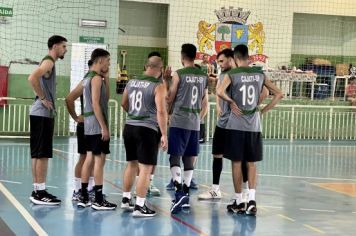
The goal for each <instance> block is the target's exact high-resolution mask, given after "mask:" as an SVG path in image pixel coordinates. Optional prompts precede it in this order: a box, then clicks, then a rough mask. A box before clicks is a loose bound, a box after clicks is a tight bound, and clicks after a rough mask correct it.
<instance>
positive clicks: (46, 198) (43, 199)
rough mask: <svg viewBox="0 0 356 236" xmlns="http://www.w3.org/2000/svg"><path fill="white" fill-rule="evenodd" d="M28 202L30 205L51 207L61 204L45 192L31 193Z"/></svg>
mask: <svg viewBox="0 0 356 236" xmlns="http://www.w3.org/2000/svg"><path fill="white" fill-rule="evenodd" d="M30 200H31V202H32V203H34V204H37V205H48V206H53V205H59V204H61V200H59V199H58V198H57V197H56V196H53V195H52V194H50V193H48V192H47V191H46V190H37V191H32V194H31V197H30Z"/></svg>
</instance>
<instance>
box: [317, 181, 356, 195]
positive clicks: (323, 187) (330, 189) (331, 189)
mask: <svg viewBox="0 0 356 236" xmlns="http://www.w3.org/2000/svg"><path fill="white" fill-rule="evenodd" d="M310 184H311V185H313V186H316V187H319V188H322V189H326V190H329V191H332V192H335V193H340V194H343V195H346V196H348V197H353V198H354V197H355V195H353V194H350V193H346V192H342V191H340V190H336V189H333V188H329V187H326V186H322V185H319V184H320V183H310Z"/></svg>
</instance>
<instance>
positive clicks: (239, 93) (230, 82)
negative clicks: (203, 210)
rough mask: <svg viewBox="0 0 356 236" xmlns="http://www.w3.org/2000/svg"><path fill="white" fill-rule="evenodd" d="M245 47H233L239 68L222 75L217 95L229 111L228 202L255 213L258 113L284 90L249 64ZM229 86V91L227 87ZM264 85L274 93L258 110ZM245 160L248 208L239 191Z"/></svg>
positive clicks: (236, 209)
mask: <svg viewBox="0 0 356 236" xmlns="http://www.w3.org/2000/svg"><path fill="white" fill-rule="evenodd" d="M248 58H249V55H248V48H247V46H246V45H242V44H241V45H237V46H236V47H235V49H234V59H235V62H236V64H237V66H238V68H235V69H232V70H231V71H229V73H228V74H227V75H225V77H224V79H223V81H222V83H221V84H220V86H219V87H218V88H217V94H218V96H219V97H220V98H222V99H223V100H225V101H226V102H228V103H229V106H230V109H231V112H230V115H229V119H228V121H227V124H226V129H227V130H228V132H227V138H226V139H225V140H226V144H225V148H224V156H225V157H226V158H227V159H229V160H231V162H232V172H233V173H232V177H233V182H234V188H235V195H236V197H235V198H236V199H234V201H233V202H232V204H230V205H228V206H227V209H228V210H229V211H232V212H235V213H244V212H246V214H249V215H256V213H257V204H256V199H255V192H256V182H257V181H256V179H257V174H256V173H257V172H256V171H257V170H256V164H255V163H256V162H257V161H261V160H262V134H261V118H260V115H261V114H264V113H266V112H267V111H269V110H270V109H272V108H273V107H274V106H275V105H276V104H277V103H278V101H279V100H280V99H282V98H283V93H282V92H281V91H280V90H279V89H278V88H277V87H276V86H275V85H274V84H273V83H272V82H271V81H270V80H269V79H267V78H266V77H265V75H264V73H263V72H262V70H261V69H258V68H251V67H248ZM229 86H230V89H229V91H227V88H228V87H229ZM263 86H266V87H267V89H268V90H270V91H271V92H272V94H273V95H274V96H273V98H272V100H271V102H270V103H269V104H267V105H266V106H265V107H264V108H263V109H262V110H261V111H260V112H259V111H258V102H259V99H260V96H261V93H262V89H263ZM242 161H247V167H248V184H249V199H248V203H247V208H245V204H244V203H243V200H242V193H241V183H242V180H241V162H242Z"/></svg>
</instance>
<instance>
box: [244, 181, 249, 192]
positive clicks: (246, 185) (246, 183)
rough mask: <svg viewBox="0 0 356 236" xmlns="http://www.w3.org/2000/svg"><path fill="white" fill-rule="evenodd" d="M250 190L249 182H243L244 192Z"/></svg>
mask: <svg viewBox="0 0 356 236" xmlns="http://www.w3.org/2000/svg"><path fill="white" fill-rule="evenodd" d="M246 189H247V190H248V189H249V188H248V182H247V181H246V182H242V190H246Z"/></svg>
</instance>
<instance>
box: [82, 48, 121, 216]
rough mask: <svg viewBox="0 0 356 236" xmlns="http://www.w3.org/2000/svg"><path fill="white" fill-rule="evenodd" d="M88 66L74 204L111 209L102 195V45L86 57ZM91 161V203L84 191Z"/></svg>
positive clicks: (105, 57) (105, 140)
mask: <svg viewBox="0 0 356 236" xmlns="http://www.w3.org/2000/svg"><path fill="white" fill-rule="evenodd" d="M90 60H91V62H92V67H91V69H90V71H89V73H88V74H87V75H86V77H85V78H84V80H83V84H82V86H83V97H84V134H85V140H86V144H87V156H86V158H85V161H84V164H83V168H82V173H81V174H82V176H81V180H82V198H81V199H80V200H79V202H78V207H80V208H84V207H87V206H90V205H91V207H92V208H93V209H94V210H114V209H115V208H116V204H113V203H110V202H108V201H107V200H106V199H105V198H104V196H103V178H104V175H103V171H104V164H105V158H106V155H107V154H109V153H110V150H109V143H110V133H109V127H108V125H109V124H108V88H109V87H108V86H109V85H108V84H107V83H106V81H105V79H103V78H102V76H101V75H102V74H105V73H107V72H108V71H109V67H110V54H109V52H108V51H106V50H104V49H100V48H97V49H95V50H94V51H93V52H92V54H91V58H90ZM93 161H94V182H95V186H94V192H95V201H94V203H91V202H90V201H89V195H88V180H89V176H90V172H91V168H90V167H91V165H92V162H93Z"/></svg>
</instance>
